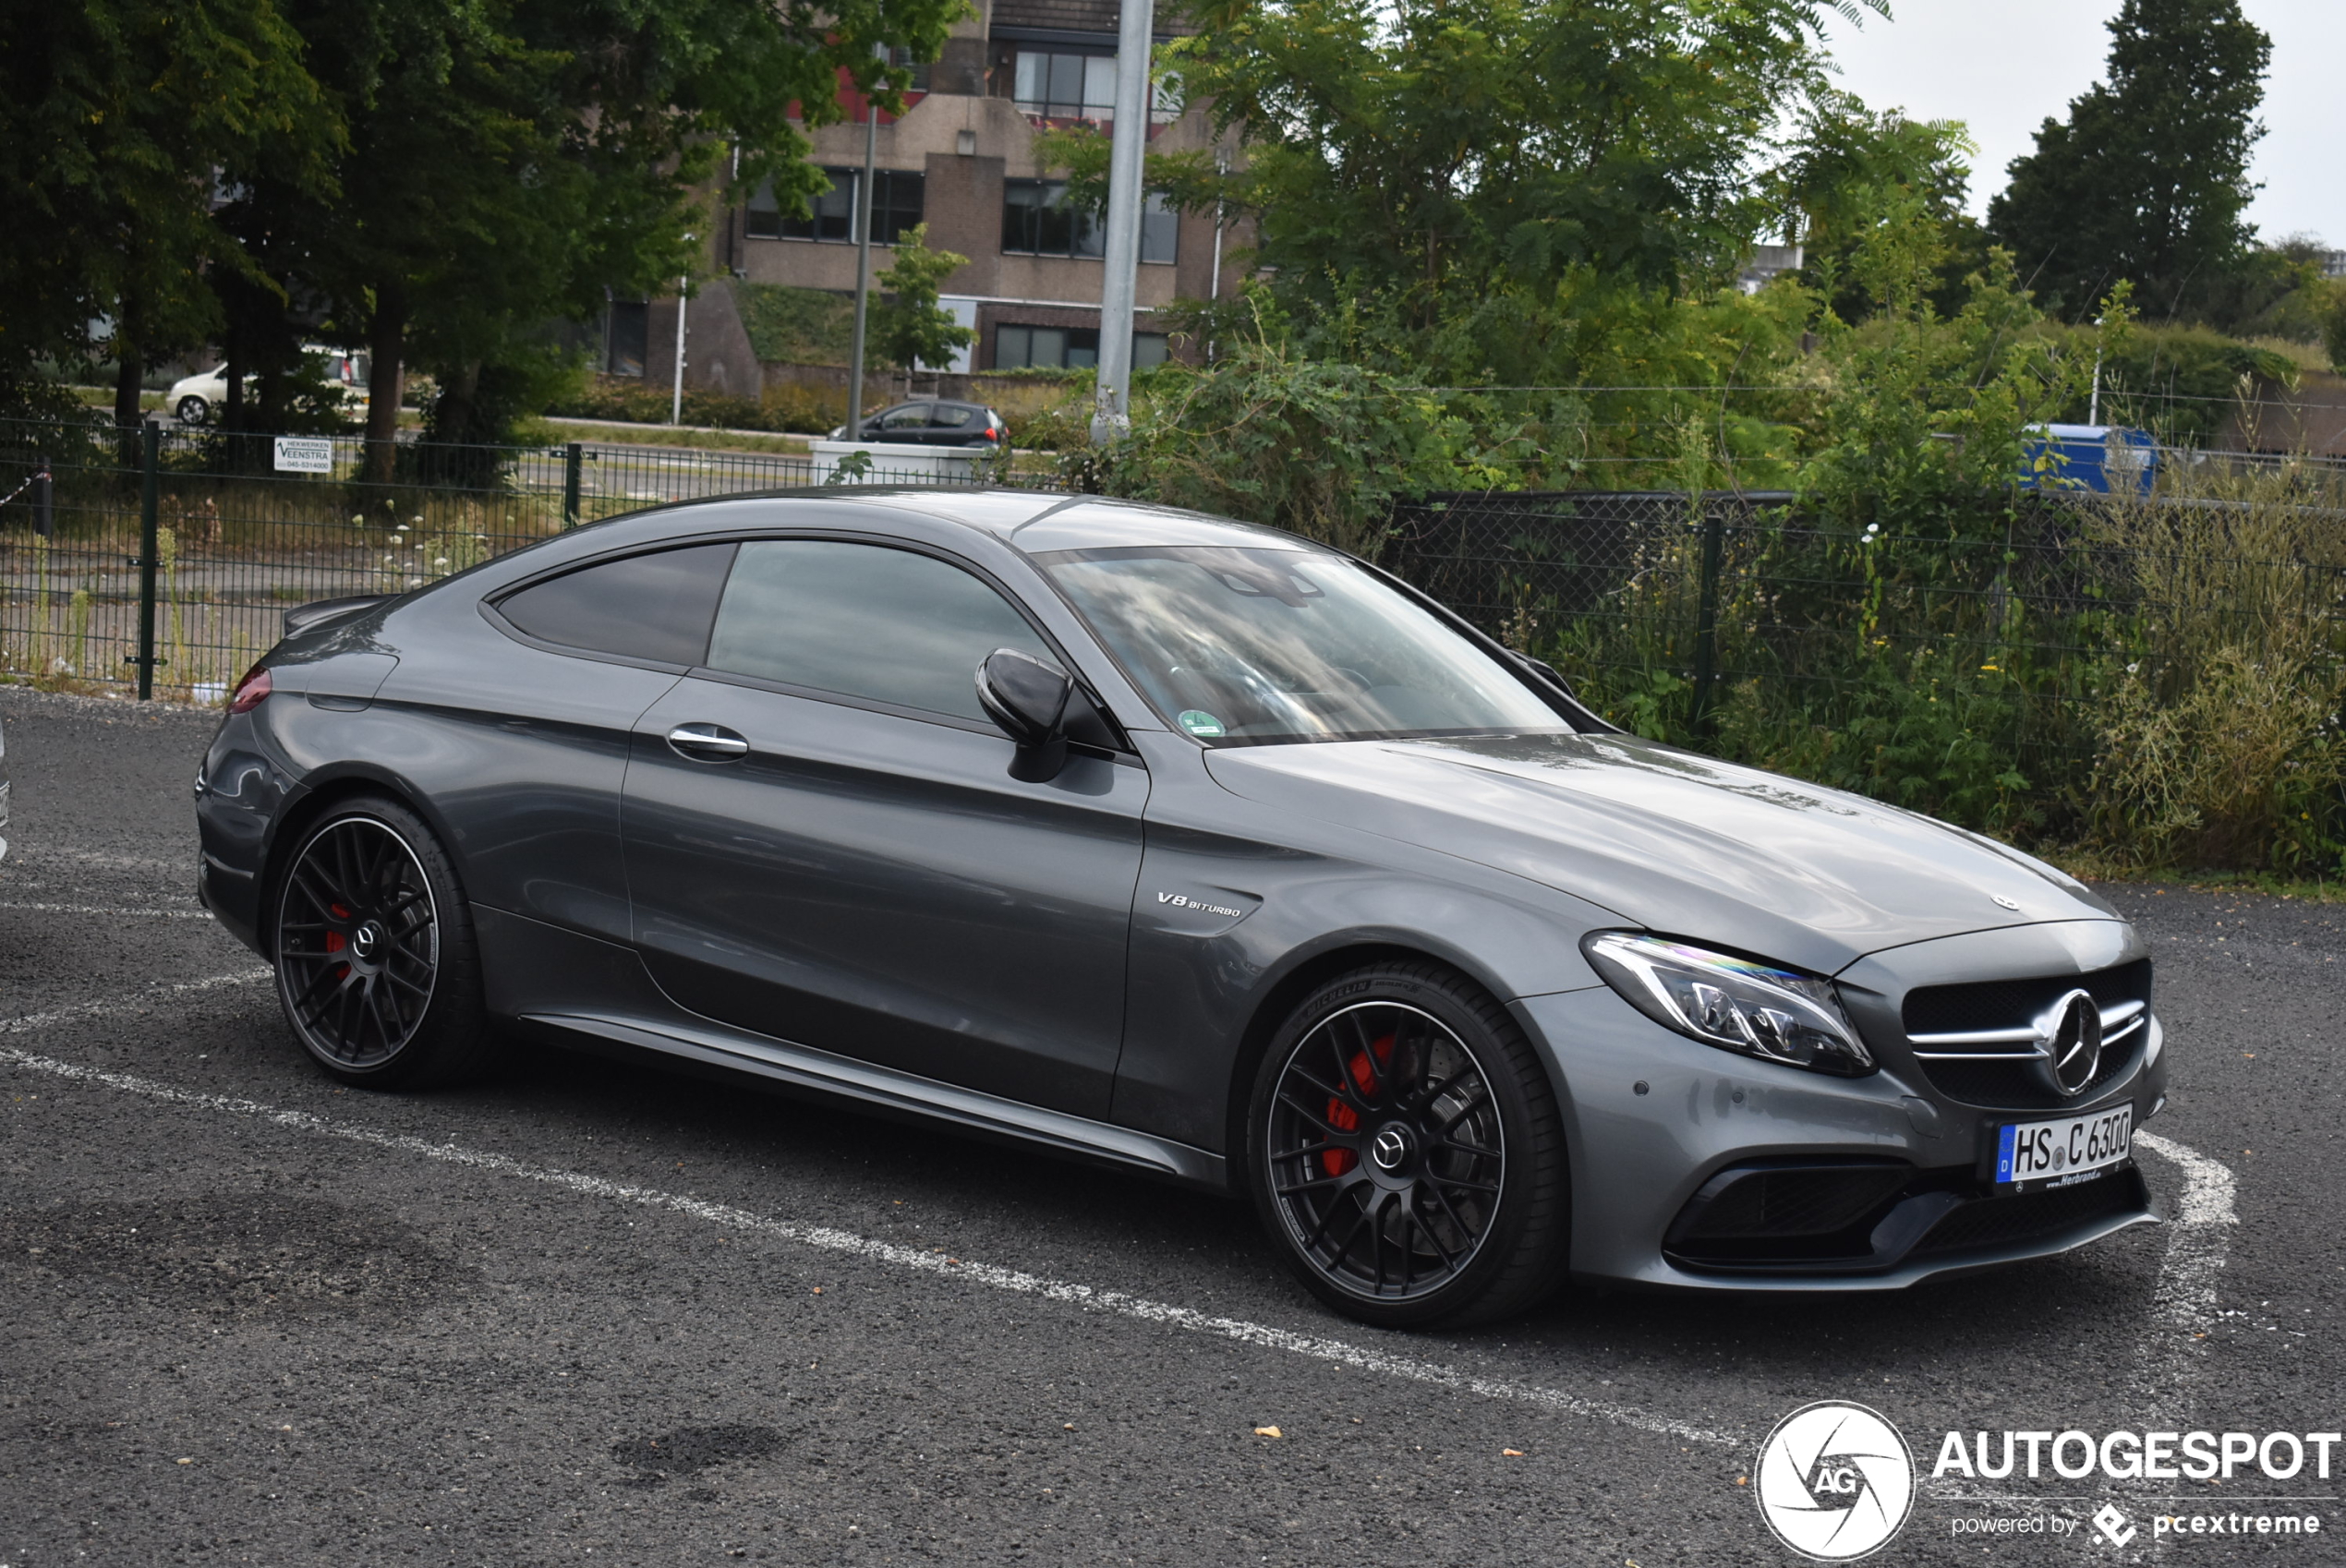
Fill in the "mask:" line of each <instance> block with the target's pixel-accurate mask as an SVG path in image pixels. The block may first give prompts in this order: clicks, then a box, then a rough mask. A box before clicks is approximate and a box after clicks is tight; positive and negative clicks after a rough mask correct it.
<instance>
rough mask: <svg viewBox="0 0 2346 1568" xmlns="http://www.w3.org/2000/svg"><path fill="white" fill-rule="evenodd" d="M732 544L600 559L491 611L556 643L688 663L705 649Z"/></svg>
mask: <svg viewBox="0 0 2346 1568" xmlns="http://www.w3.org/2000/svg"><path fill="white" fill-rule="evenodd" d="M733 549H734V547H733V546H732V545H730V544H722V545H690V546H687V547H685V548H684V549H665V550H658V551H655V552H654V553H652V554H649V555H631V556H628V557H625V558H624V559H623V560H619V561H604V562H602V563H601V564H599V565H597V566H588V567H586V568H583V569H581V570H580V571H576V572H571V573H564V574H563V575H562V576H560V577H556V578H553V579H552V580H551V581H549V582H544V583H539V584H538V585H536V586H535V587H528V588H524V589H523V590H522V591H521V592H520V593H517V594H514V595H513V596H512V597H509V598H507V599H505V600H504V601H503V602H502V603H501V604H499V605H498V607H497V609H498V610H499V612H500V613H502V615H503V616H504V618H505V619H506V620H507V621H511V622H512V623H513V624H514V626H515V627H516V628H517V629H519V630H521V631H523V632H526V633H528V634H529V635H531V636H533V637H539V638H543V639H544V640H545V641H547V642H550V643H560V644H561V645H563V646H564V647H572V648H582V649H586V650H587V651H589V652H593V653H606V654H617V655H619V656H621V657H625V658H645V659H650V660H652V661H654V662H655V663H659V664H681V665H695V664H698V663H700V662H701V660H702V659H703V658H704V657H706V656H707V651H708V628H709V626H710V624H711V623H712V622H713V621H715V620H716V619H717V600H718V597H719V596H720V594H722V593H723V592H724V590H725V573H726V572H727V571H728V570H729V569H730V568H731V567H732V564H733Z"/></svg>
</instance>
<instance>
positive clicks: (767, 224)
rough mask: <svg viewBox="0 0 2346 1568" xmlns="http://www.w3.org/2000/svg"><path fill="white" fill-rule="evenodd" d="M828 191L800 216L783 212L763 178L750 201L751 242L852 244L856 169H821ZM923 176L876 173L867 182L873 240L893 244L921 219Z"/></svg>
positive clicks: (925, 181) (770, 183)
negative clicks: (812, 240)
mask: <svg viewBox="0 0 2346 1568" xmlns="http://www.w3.org/2000/svg"><path fill="white" fill-rule="evenodd" d="M823 174H824V175H825V176H826V177H827V178H828V180H829V181H830V185H829V187H828V189H826V190H824V191H823V192H822V194H820V195H819V196H816V198H815V199H814V201H813V202H812V204H811V211H809V212H808V213H807V215H806V216H805V217H804V218H801V217H798V216H795V215H794V214H785V213H784V212H783V211H781V203H780V200H779V199H777V198H776V197H775V195H774V182H773V181H771V180H768V181H767V182H765V183H764V184H763V185H760V186H759V187H757V190H756V193H755V194H754V195H752V196H751V197H750V199H749V224H748V227H749V236H750V238H752V239H815V240H830V241H833V242H835V243H837V244H841V245H852V244H853V243H854V241H855V186H856V182H857V181H858V179H860V178H861V177H862V171H861V170H858V169H825V170H824V171H823ZM927 187H928V176H927V175H917V174H914V173H913V172H912V171H911V170H909V169H880V170H877V171H875V172H874V175H873V178H872V240H873V243H875V244H877V245H894V244H895V243H896V240H897V236H898V235H901V234H902V233H903V232H904V231H905V230H906V229H909V228H911V227H913V225H914V224H915V223H919V222H920V221H921V209H922V206H923V204H924V203H925V200H926V199H927Z"/></svg>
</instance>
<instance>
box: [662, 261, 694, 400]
mask: <svg viewBox="0 0 2346 1568" xmlns="http://www.w3.org/2000/svg"><path fill="white" fill-rule="evenodd" d="M686 237H687V238H689V237H690V236H689V235H687V236H686ZM691 281H692V280H691V279H689V278H678V279H677V280H676V375H675V380H674V384H673V385H672V386H671V389H670V393H669V400H668V422H669V423H670V424H671V425H681V424H683V422H684V285H685V284H687V283H690V282H691Z"/></svg>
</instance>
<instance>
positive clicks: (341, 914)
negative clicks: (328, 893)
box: [326, 904, 350, 980]
mask: <svg viewBox="0 0 2346 1568" xmlns="http://www.w3.org/2000/svg"><path fill="white" fill-rule="evenodd" d="M328 908H329V909H331V910H332V911H333V917H334V918H335V919H336V920H348V919H349V918H350V911H348V910H346V909H344V908H343V907H342V906H341V905H340V904H333V905H329V906H328ZM348 945H349V944H348V943H347V942H345V940H344V938H343V935H342V933H341V932H339V931H329V932H327V933H326V951H328V952H329V953H339V952H341V951H342V950H343V948H344V947H347V946H348ZM334 978H335V979H337V980H347V979H349V978H350V966H349V965H348V964H345V965H343V966H342V969H341V971H340V972H338V973H337V974H336V975H335V976H334Z"/></svg>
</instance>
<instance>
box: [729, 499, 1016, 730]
mask: <svg viewBox="0 0 2346 1568" xmlns="http://www.w3.org/2000/svg"><path fill="white" fill-rule="evenodd" d="M996 648H1016V649H1018V650H1019V651H1020V652H1022V653H1030V654H1033V655H1034V657H1037V658H1044V659H1050V660H1052V661H1053V662H1054V663H1056V662H1057V656H1056V655H1054V654H1053V653H1052V652H1051V651H1050V650H1049V649H1048V648H1047V647H1046V646H1045V645H1044V644H1043V642H1042V639H1041V638H1039V637H1037V636H1036V635H1035V634H1034V629H1033V628H1032V627H1030V626H1028V625H1027V623H1026V621H1025V618H1024V617H1022V616H1021V615H1020V614H1019V613H1018V611H1016V610H1015V609H1011V608H1010V604H1009V602H1008V601H1006V600H1005V599H1004V598H1003V597H1002V596H1001V595H999V594H998V593H996V592H995V591H994V590H993V589H992V588H989V587H987V586H986V585H985V584H984V583H982V582H980V581H978V579H977V578H975V577H973V576H972V575H971V574H970V573H967V572H964V571H962V570H961V568H960V567H958V566H952V565H949V564H948V563H946V562H945V561H938V560H937V559H936V558H935V557H933V556H925V555H915V554H914V553H913V552H912V551H911V550H901V549H888V548H886V547H885V546H881V545H858V544H843V543H840V542H837V541H833V540H828V539H764V540H755V541H753V542H751V543H748V544H745V545H744V546H742V552H741V558H740V560H739V561H737V562H735V564H734V567H733V575H732V580H731V581H730V582H728V583H727V584H726V585H725V598H724V602H723V604H722V605H721V606H720V607H719V609H718V611H717V630H716V633H715V634H714V635H713V636H711V638H710V639H709V645H708V666H709V668H710V669H725V670H731V671H732V672H733V673H735V674H739V675H756V676H760V677H762V678H764V679H766V680H768V681H783V682H785V683H787V684H789V685H792V686H811V687H814V688H815V689H816V690H817V691H824V692H837V693H839V694H840V695H842V696H850V697H862V698H865V699H866V700H867V701H872V702H883V703H894V704H899V705H901V706H905V707H916V708H922V709H925V710H926V711H927V712H930V713H943V714H951V715H953V716H955V717H956V718H974V719H979V720H983V719H984V718H985V717H986V716H985V712H984V710H982V709H981V708H979V706H977V667H978V666H979V665H980V664H982V663H984V662H985V659H986V655H987V654H990V653H992V652H993V651H994V650H995V649H996Z"/></svg>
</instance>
